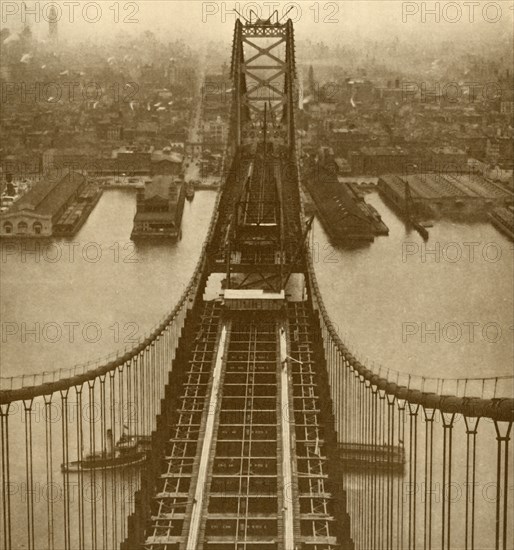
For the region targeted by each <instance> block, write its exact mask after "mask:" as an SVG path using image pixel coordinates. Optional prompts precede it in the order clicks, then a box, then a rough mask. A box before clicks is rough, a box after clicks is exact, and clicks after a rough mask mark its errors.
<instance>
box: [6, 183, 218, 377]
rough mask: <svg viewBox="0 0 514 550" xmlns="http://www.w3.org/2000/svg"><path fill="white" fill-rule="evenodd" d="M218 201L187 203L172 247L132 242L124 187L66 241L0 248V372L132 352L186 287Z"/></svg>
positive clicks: (203, 195)
mask: <svg viewBox="0 0 514 550" xmlns="http://www.w3.org/2000/svg"><path fill="white" fill-rule="evenodd" d="M215 199H216V195H215V193H213V192H209V191H203V192H198V193H196V196H195V198H194V200H193V201H192V202H187V201H186V204H185V207H184V218H183V222H182V232H183V237H182V239H181V240H180V241H178V242H177V243H167V244H156V243H155V242H154V243H146V244H145V243H141V244H138V245H137V246H136V245H134V244H133V243H132V242H131V241H130V233H131V230H132V221H133V218H134V214H135V210H136V195H135V193H134V191H130V190H108V191H105V192H104V194H103V196H102V198H101V200H100V202H99V203H98V205H97V207H96V208H95V210H94V211H93V212H92V214H91V216H90V217H89V219H88V220H87V222H86V223H85V225H84V226H83V227H82V229H81V230H80V231H79V233H78V234H77V235H76V236H75V237H74V238H73V239H72V240H70V241H65V240H55V241H52V242H49V243H37V242H25V243H23V242H21V243H20V242H18V243H12V244H10V243H5V242H2V243H1V244H2V262H1V266H0V267H1V274H0V275H1V284H2V286H1V298H2V299H1V318H2V340H3V342H2V352H1V356H0V359H1V363H2V376H14V375H18V374H20V373H21V372H24V373H26V374H32V373H34V372H40V371H43V370H45V371H49V370H55V369H60V368H69V367H71V366H73V365H74V364H79V363H84V362H88V361H90V360H93V359H96V358H98V357H103V356H105V355H107V354H109V353H111V352H114V351H116V350H118V349H124V348H125V347H127V346H128V347H132V346H133V345H134V342H135V341H137V340H138V339H139V337H141V336H144V335H145V334H147V333H148V332H149V331H150V330H151V329H152V328H153V326H155V325H156V324H157V323H158V321H159V320H160V319H161V318H162V317H163V316H164V315H165V314H167V313H169V312H170V311H171V310H172V309H173V307H174V305H175V304H176V302H177V301H178V299H179V298H180V296H181V294H182V292H183V290H184V288H185V287H186V286H187V283H188V282H189V278H190V276H191V274H192V273H193V270H194V267H195V265H196V262H197V260H198V257H199V254H200V250H201V247H202V243H203V240H204V238H205V235H206V232H207V227H208V225H209V221H210V217H211V213H212V208H213V205H214V201H215ZM30 251H37V252H36V254H34V253H30Z"/></svg>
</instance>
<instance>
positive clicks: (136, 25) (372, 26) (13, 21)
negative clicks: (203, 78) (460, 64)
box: [1, 0, 514, 47]
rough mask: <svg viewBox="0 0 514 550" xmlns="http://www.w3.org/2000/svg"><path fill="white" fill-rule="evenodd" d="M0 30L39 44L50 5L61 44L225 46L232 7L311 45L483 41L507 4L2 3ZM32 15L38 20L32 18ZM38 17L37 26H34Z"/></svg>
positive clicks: (507, 31) (357, 0)
mask: <svg viewBox="0 0 514 550" xmlns="http://www.w3.org/2000/svg"><path fill="white" fill-rule="evenodd" d="M1 5H2V21H1V26H2V27H9V28H19V27H20V26H21V25H22V24H23V22H24V21H27V22H28V23H29V24H30V26H31V27H32V29H33V32H34V34H35V35H36V36H38V38H40V39H44V38H45V37H46V35H47V33H48V22H47V20H48V19H49V18H50V17H51V15H50V7H51V6H52V5H54V6H56V9H57V14H58V16H59V21H58V25H59V34H60V36H61V37H63V38H66V39H70V40H73V39H83V38H85V37H86V36H87V35H89V36H92V37H96V38H98V37H101V36H102V35H104V36H105V35H112V34H113V33H116V32H118V31H127V32H131V33H132V32H138V31H140V30H147V29H148V30H153V31H154V32H156V33H157V34H159V36H160V37H161V38H163V37H164V38H165V37H169V39H174V38H177V37H180V38H184V39H187V40H188V41H197V42H203V41H205V40H221V41H225V42H227V41H230V40H231V35H232V29H233V26H234V21H235V14H234V12H233V9H234V8H235V9H237V11H239V13H241V14H242V15H243V16H245V17H248V18H249V17H250V16H251V11H252V10H254V11H255V12H258V13H259V14H260V15H261V16H262V17H264V18H267V17H269V16H270V14H271V13H272V12H273V10H275V9H276V10H278V12H279V14H280V16H282V15H285V14H286V12H288V10H289V9H290V8H291V9H290V11H289V13H288V16H289V17H291V18H292V19H293V21H294V22H295V29H296V34H297V36H298V37H299V38H311V39H312V40H316V41H317V40H324V41H326V42H331V41H332V40H338V39H339V40H340V39H346V40H350V39H351V40H353V39H355V40H359V39H380V38H382V37H389V36H395V35H397V36H400V37H401V38H403V39H404V40H412V41H419V42H420V43H423V42H424V41H427V40H432V41H433V40H448V39H449V40H459V41H462V40H465V39H476V38H477V37H480V38H481V39H482V40H483V44H484V47H487V42H488V41H499V40H505V39H508V38H509V37H511V36H512V32H513V31H512V29H513V14H514V11H513V6H514V2H513V1H511V0H499V1H497V2H491V1H478V0H474V1H468V2H466V1H463V0H459V2H456V1H444V0H440V1H439V2H436V1H401V0H398V1H390V0H373V1H368V0H344V1H339V2H330V1H324V0H320V1H316V0H298V1H296V2H285V1H275V2H273V1H259V2H250V1H249V2H246V1H243V0H242V1H239V2H232V1H227V2H224V1H202V0H188V1H185V0H161V1H155V0H139V1H138V2H130V1H125V0H98V1H96V2H93V1H91V2H90V1H83V0H80V1H78V0H75V1H66V0H59V1H48V2H47V1H45V0H41V1H34V0H26V2H25V5H26V8H24V6H23V2H20V1H19V0H11V1H9V0H2V1H1ZM34 10H35V12H36V14H34V13H33V11H34ZM36 19H39V23H38V22H37V21H36Z"/></svg>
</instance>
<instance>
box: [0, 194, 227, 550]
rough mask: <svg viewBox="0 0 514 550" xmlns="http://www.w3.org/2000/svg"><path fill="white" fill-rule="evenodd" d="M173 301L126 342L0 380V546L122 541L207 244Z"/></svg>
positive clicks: (71, 548) (72, 546) (78, 549)
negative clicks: (64, 364)
mask: <svg viewBox="0 0 514 550" xmlns="http://www.w3.org/2000/svg"><path fill="white" fill-rule="evenodd" d="M220 196H221V190H219V191H218V195H217V199H216V203H215V206H214V210H213V214H212V217H211V221H210V225H209V228H208V230H207V236H206V239H205V241H204V244H203V247H202V251H201V255H200V259H199V261H198V263H197V265H196V268H195V270H194V272H193V275H192V277H191V279H190V281H189V284H188V285H187V287H186V288H185V290H184V292H183V294H182V296H181V298H180V300H179V301H178V303H177V304H176V306H175V307H174V308H173V310H172V311H171V312H170V313H169V314H167V315H166V316H165V318H164V319H163V320H162V321H161V322H160V323H159V324H158V325H157V326H156V327H155V329H154V330H153V331H152V332H151V333H150V334H149V335H148V336H147V337H146V338H144V339H142V340H141V341H140V342H139V343H138V344H136V345H135V346H134V347H133V348H132V349H130V350H124V351H121V352H118V353H116V354H111V355H110V356H109V357H107V358H105V359H104V360H103V361H102V360H99V361H95V362H92V363H88V364H85V365H80V366H76V367H73V368H70V369H60V370H56V371H52V372H43V373H38V374H33V375H32V374H31V375H21V376H18V377H11V378H4V379H2V380H1V386H0V441H1V457H0V459H1V469H0V473H1V480H0V481H1V483H0V484H1V491H2V498H1V503H0V507H1V512H0V518H1V519H0V525H1V528H0V548H2V549H6V550H7V549H8V550H11V549H18V548H20V549H21V548H28V549H29V550H42V549H43V548H47V549H49V550H54V549H59V550H62V549H65V550H82V549H86V548H92V549H97V548H98V549H99V548H105V549H107V548H113V549H114V548H118V547H119V544H120V542H121V541H123V540H125V538H126V536H127V518H128V516H129V515H130V514H132V513H133V512H134V507H135V502H134V495H135V494H136V492H137V491H138V489H139V488H140V486H141V468H140V465H141V464H143V462H144V460H145V457H146V456H147V453H148V452H150V449H149V446H150V444H151V434H152V432H153V431H154V430H155V428H156V419H157V416H158V415H159V414H160V412H161V410H160V409H161V399H162V398H163V397H164V393H165V388H166V384H167V383H168V382H169V379H170V373H171V372H172V368H173V360H174V358H175V356H176V353H177V349H178V345H179V339H180V337H181V333H182V329H183V327H184V324H185V322H186V318H187V316H188V312H189V310H190V309H191V308H192V307H193V305H194V303H195V300H196V298H197V297H198V296H199V293H200V292H202V289H203V284H204V282H205V277H206V273H207V269H206V268H207V262H208V258H207V243H208V242H209V240H210V238H211V236H212V234H213V231H214V227H215V224H216V220H217V215H218V206H219V201H220Z"/></svg>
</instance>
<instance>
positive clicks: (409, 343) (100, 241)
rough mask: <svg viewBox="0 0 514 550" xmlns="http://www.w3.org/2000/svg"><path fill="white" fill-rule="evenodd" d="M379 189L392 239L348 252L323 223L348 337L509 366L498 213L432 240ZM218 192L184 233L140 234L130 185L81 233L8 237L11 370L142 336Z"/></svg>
mask: <svg viewBox="0 0 514 550" xmlns="http://www.w3.org/2000/svg"><path fill="white" fill-rule="evenodd" d="M367 200H368V201H369V202H370V203H371V204H373V205H374V206H375V207H376V208H377V209H378V211H379V212H380V214H381V215H382V217H383V219H384V221H385V223H386V224H387V226H388V227H389V230H390V234H389V236H388V237H379V238H377V239H376V240H375V242H374V243H373V244H371V245H369V246H366V247H363V248H360V249H357V250H342V249H334V248H333V247H332V246H331V245H330V244H329V242H328V239H327V236H326V234H325V233H324V231H323V229H322V228H321V226H320V224H319V223H318V222H316V223H315V225H314V230H313V234H312V240H313V242H314V248H313V250H314V259H315V266H316V272H317V275H318V279H319V283H320V286H321V289H322V292H323V295H324V297H325V304H326V306H327V308H328V311H329V313H330V314H331V317H332V318H333V320H334V322H335V323H336V324H337V326H338V327H339V331H340V333H341V334H342V335H343V338H344V339H345V341H347V342H349V344H350V347H351V348H352V349H353V350H355V351H356V353H357V354H358V355H359V357H361V358H362V359H364V360H366V362H368V363H372V362H373V363H375V366H378V364H381V365H383V366H384V367H388V368H391V369H397V370H400V371H402V372H409V373H411V374H418V375H419V374H424V375H425V376H433V377H481V376H502V375H508V374H510V371H511V366H512V356H513V334H514V333H513V330H512V327H513V325H514V321H513V311H514V310H513V302H514V298H513V296H514V288H513V285H512V281H513V280H514V262H513V256H514V255H513V246H512V243H510V242H509V241H508V240H507V239H506V238H505V237H503V236H502V235H501V234H500V233H499V232H497V231H496V229H494V228H493V227H492V226H491V225H490V224H487V223H477V224H474V225H464V224H456V223H451V222H446V221H444V222H437V223H436V224H435V227H433V228H431V229H430V230H429V231H430V240H429V241H428V243H426V245H425V244H424V243H423V241H422V239H421V237H420V236H419V235H418V234H417V233H416V232H412V231H410V232H409V231H407V230H406V229H405V226H404V224H403V222H402V221H401V220H400V219H399V218H398V217H397V216H396V214H395V213H394V212H393V211H391V210H390V209H389V208H388V206H387V205H385V204H384V203H383V201H382V199H381V198H380V197H379V196H378V195H377V194H374V193H372V194H370V195H368V197H367ZM214 201H215V194H214V193H213V192H209V191H201V192H198V193H197V194H196V196H195V199H194V201H193V202H191V203H189V202H186V205H185V210H184V219H183V237H182V239H181V240H180V241H178V242H177V243H168V244H156V243H151V244H150V243H147V244H138V245H137V246H136V245H134V244H133V243H132V242H131V241H130V232H131V229H132V220H133V215H134V212H135V194H134V193H133V192H132V191H124V190H109V191H106V192H104V195H103V197H102V199H101V200H100V202H99V204H98V206H97V207H96V209H95V210H94V211H93V213H92V214H91V216H90V218H89V219H88V221H87V222H86V224H85V225H84V227H83V228H82V229H81V231H80V232H79V233H78V234H77V235H76V236H75V237H74V238H73V240H72V241H65V240H55V241H53V242H50V243H34V242H26V243H20V242H17V243H11V244H8V243H5V242H2V261H1V264H0V269H1V273H0V275H1V298H2V299H1V318H2V352H1V356H0V359H1V364H2V376H13V375H19V374H20V373H21V372H23V373H26V374H32V373H34V372H40V371H42V370H46V371H48V370H54V369H60V368H68V367H70V366H73V365H74V364H77V363H83V362H87V361H90V360H92V359H95V358H97V357H102V356H104V355H107V354H109V353H111V352H113V351H116V350H118V349H123V348H125V347H126V346H128V347H131V346H132V345H133V343H134V342H135V341H136V340H137V339H138V338H139V337H141V336H143V335H144V334H146V333H147V332H149V331H150V330H151V328H152V327H153V326H154V325H155V324H156V323H157V322H158V321H159V320H160V319H161V318H162V316H163V315H165V314H166V313H168V312H169V311H170V310H171V309H172V308H173V306H174V304H175V303H176V302H177V300H178V299H179V297H180V295H181V293H182V291H183V290H184V288H185V286H186V285H187V282H188V281H189V277H190V275H191V273H192V272H193V269H194V266H195V265H196V262H197V259H198V255H199V253H200V250H201V245H202V242H203V239H204V237H205V234H206V230H207V226H208V222H209V220H210V216H211V212H212V207H213V205H214ZM33 251H36V253H33Z"/></svg>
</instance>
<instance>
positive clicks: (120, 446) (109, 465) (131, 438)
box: [61, 430, 151, 473]
mask: <svg viewBox="0 0 514 550" xmlns="http://www.w3.org/2000/svg"><path fill="white" fill-rule="evenodd" d="M112 442H113V440H112V430H107V448H106V449H104V450H103V451H99V452H97V453H94V454H88V455H86V457H85V458H84V459H83V460H75V461H72V462H68V463H66V464H61V472H62V473H77V472H80V471H82V472H84V471H90V470H97V469H102V470H104V469H107V470H112V469H114V468H125V467H127V466H135V465H137V464H142V463H143V462H145V460H146V458H147V453H148V451H149V450H150V447H151V437H150V436H148V435H127V434H126V433H123V435H122V436H121V437H120V439H119V440H118V442H117V443H116V445H115V446H114V448H113V444H112Z"/></svg>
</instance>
